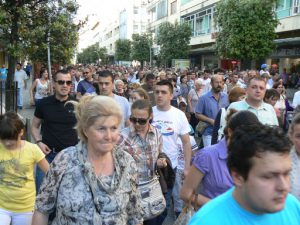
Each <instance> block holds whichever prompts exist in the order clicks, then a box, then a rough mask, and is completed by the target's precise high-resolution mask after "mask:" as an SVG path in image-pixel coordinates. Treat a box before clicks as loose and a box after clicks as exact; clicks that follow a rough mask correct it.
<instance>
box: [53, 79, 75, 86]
mask: <svg viewBox="0 0 300 225" xmlns="http://www.w3.org/2000/svg"><path fill="white" fill-rule="evenodd" d="M56 83H58V84H59V85H64V84H67V85H68V86H70V85H71V84H72V81H71V80H57V81H56Z"/></svg>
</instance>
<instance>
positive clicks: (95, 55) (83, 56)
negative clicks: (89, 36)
mask: <svg viewBox="0 0 300 225" xmlns="http://www.w3.org/2000/svg"><path fill="white" fill-rule="evenodd" d="M99 59H101V62H102V63H103V64H106V63H107V49H106V48H105V47H103V48H100V47H99V43H96V44H93V45H90V46H88V47H87V48H85V49H83V50H82V51H81V52H80V53H78V55H77V62H78V63H83V64H90V63H96V62H98V60H99Z"/></svg>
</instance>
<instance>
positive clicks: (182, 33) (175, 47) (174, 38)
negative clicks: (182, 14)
mask: <svg viewBox="0 0 300 225" xmlns="http://www.w3.org/2000/svg"><path fill="white" fill-rule="evenodd" d="M191 36H192V31H191V28H190V26H189V25H188V24H187V23H178V22H175V24H171V23H169V22H166V23H162V24H161V25H160V26H159V32H158V36H157V44H158V45H160V53H159V58H160V59H161V60H164V61H165V63H166V64H167V65H168V66H169V65H170V64H171V60H172V59H185V58H187V57H188V55H189V50H190V45H189V43H190V40H191Z"/></svg>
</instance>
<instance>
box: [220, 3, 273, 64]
mask: <svg viewBox="0 0 300 225" xmlns="http://www.w3.org/2000/svg"><path fill="white" fill-rule="evenodd" d="M275 3H276V0H264V1H261V0H221V1H219V2H218V3H217V14H216V22H217V26H218V28H219V30H220V31H219V33H218V35H217V39H216V49H217V52H218V55H219V56H220V57H221V58H236V59H260V58H264V57H266V56H268V55H269V54H270V53H271V52H272V50H273V49H274V42H273V40H274V39H275V38H276V33H275V28H276V26H277V25H278V20H277V18H276V14H275V12H274V10H273V7H274V4H275Z"/></svg>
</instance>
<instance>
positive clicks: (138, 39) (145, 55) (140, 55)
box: [131, 33, 152, 63]
mask: <svg viewBox="0 0 300 225" xmlns="http://www.w3.org/2000/svg"><path fill="white" fill-rule="evenodd" d="M151 46H152V36H151V35H150V34H147V33H144V34H141V35H140V34H133V35H132V47H131V58H132V59H133V60H138V61H140V62H141V63H143V62H144V61H150V48H151Z"/></svg>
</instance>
